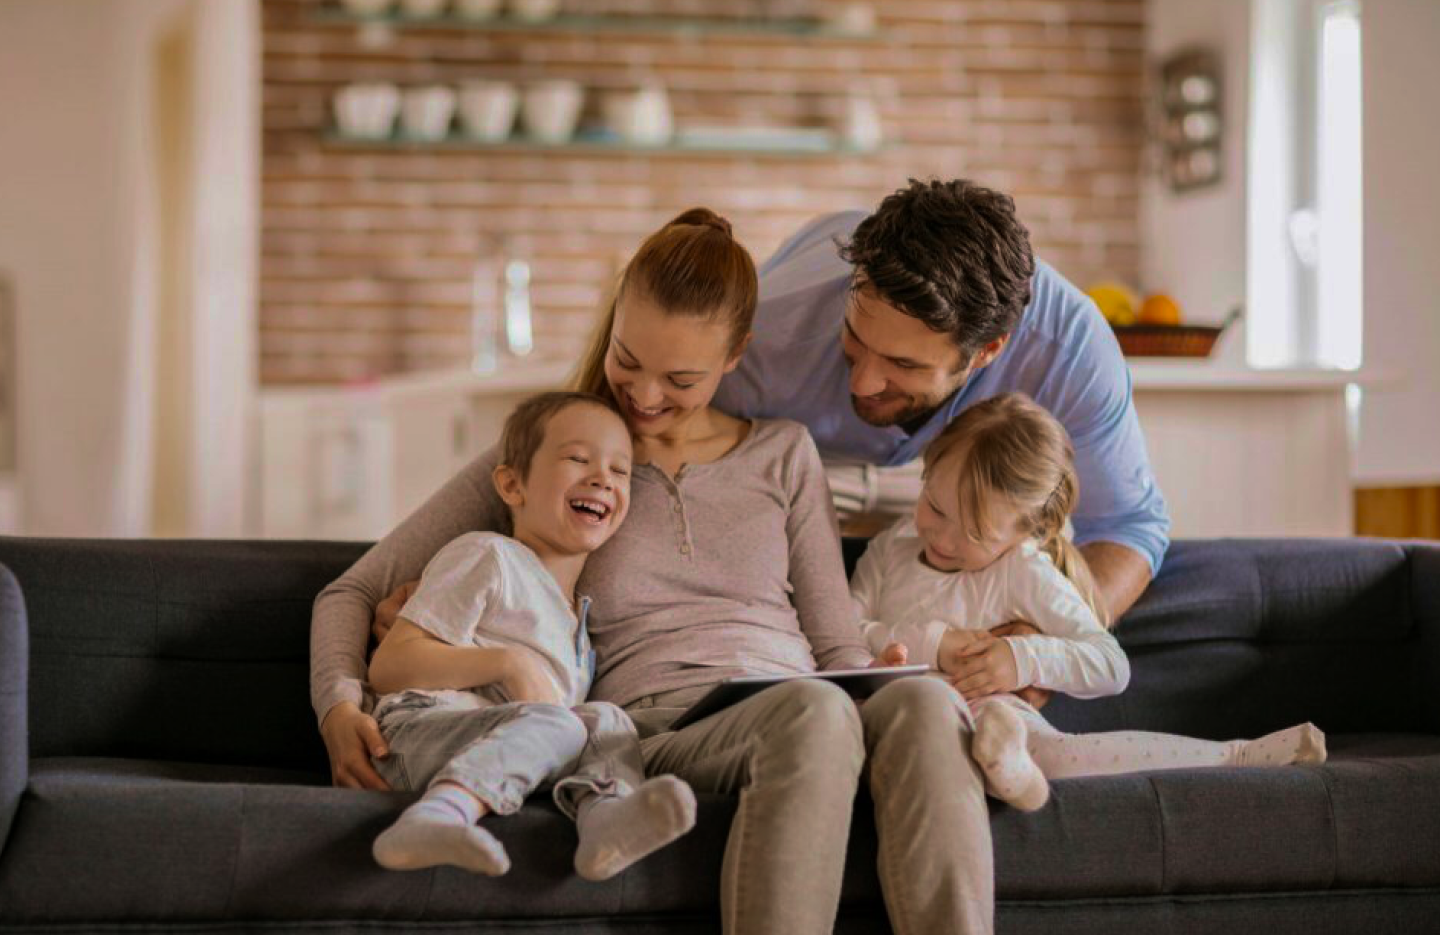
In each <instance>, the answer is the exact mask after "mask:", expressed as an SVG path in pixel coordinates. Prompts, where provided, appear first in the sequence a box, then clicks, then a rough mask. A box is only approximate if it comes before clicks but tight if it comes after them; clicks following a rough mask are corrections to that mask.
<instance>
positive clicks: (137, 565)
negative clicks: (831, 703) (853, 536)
mask: <svg viewBox="0 0 1440 935" xmlns="http://www.w3.org/2000/svg"><path fill="white" fill-rule="evenodd" d="M365 548H366V546H365V545H364V544H359V543H324V542H279V541H276V542H194V541H189V542H187V541H173V540H172V541H141V542H125V541H116V540H103V541H102V540H53V539H51V540H42V539H0V564H4V565H6V566H8V567H9V568H10V569H11V571H12V572H13V573H14V575H15V578H16V579H17V580H18V581H19V584H20V588H21V590H22V592H23V595H24V601H25V608H26V610H27V612H28V616H29V630H30V634H29V635H30V658H31V663H30V686H29V714H30V749H31V753H32V755H34V756H125V757H144V758H155V759H170V760H184V761H195V762H212V763H233V764H254V765H270V766H282V767H289V768H298V769H309V770H313V771H315V772H317V773H322V774H323V773H325V772H326V771H327V767H326V762H325V751H324V748H323V745H322V744H321V742H320V737H319V732H318V730H317V728H316V723H315V716H314V714H313V712H312V710H311V707H310V701H309V686H308V672H309V661H308V657H309V630H310V610H311V606H312V603H313V601H314V598H315V595H316V594H318V593H319V591H320V589H321V588H322V587H324V586H325V585H326V584H328V583H329V582H330V581H332V580H334V579H335V578H336V577H338V576H339V575H340V573H341V572H343V571H344V570H345V569H346V568H347V567H349V566H350V565H351V564H352V563H353V562H354V561H355V560H356V559H357V558H359V557H360V555H361V554H362V553H363V552H364V550H365ZM861 548H863V543H860V542H856V541H848V542H847V543H846V552H847V559H848V560H849V561H850V562H851V563H852V567H853V561H854V559H855V558H856V557H857V556H858V554H859V550H860V549H861ZM1117 632H1118V634H1119V637H1120V641H1121V643H1122V644H1123V645H1124V646H1125V647H1126V649H1127V651H1128V652H1129V653H1130V656H1131V661H1132V669H1133V676H1132V682H1131V687H1130V689H1129V690H1128V691H1126V692H1125V693H1124V694H1123V695H1121V696H1119V697H1117V698H1110V699H1100V700H1096V701H1074V700H1072V699H1068V698H1061V697H1057V698H1056V699H1055V700H1054V701H1052V702H1051V704H1050V705H1049V707H1047V709H1046V715H1047V716H1048V717H1050V718H1051V720H1052V721H1053V722H1054V723H1055V724H1056V725H1057V726H1059V727H1061V728H1062V729H1067V730H1076V729H1084V730H1111V729H1120V728H1135V729H1147V730H1167V731H1179V732H1184V733H1190V734H1195V735H1198V736H1210V737H1222V736H1247V735H1254V734H1259V733H1262V732H1264V731H1267V730H1271V729H1274V728H1276V727H1279V726H1282V725H1284V724H1287V723H1293V722H1295V721H1300V720H1313V721H1315V722H1317V723H1319V724H1320V726H1321V727H1323V728H1325V729H1326V730H1330V731H1337V732H1338V731H1351V730H1428V731H1431V732H1436V733H1440V708H1437V704H1436V700H1435V699H1436V697H1437V696H1440V687H1437V686H1440V546H1433V545H1431V546H1422V545H1413V544H1401V543H1393V542H1380V541H1363V540H1335V541H1325V540H1290V541H1241V540H1235V541H1231V540H1221V541H1197V542H1177V543H1175V544H1174V545H1173V546H1172V547H1171V550H1170V553H1169V555H1168V556H1167V558H1166V561H1165V565H1164V568H1163V569H1162V571H1161V573H1160V575H1159V577H1158V578H1157V579H1156V580H1155V582H1154V583H1153V584H1152V585H1151V587H1150V590H1149V591H1148V592H1147V593H1146V595H1145V596H1144V598H1142V599H1141V601H1140V603H1139V604H1137V605H1136V607H1135V608H1134V609H1133V610H1132V611H1131V612H1130V613H1129V614H1128V615H1126V617H1125V618H1124V619H1123V620H1122V621H1121V622H1120V624H1119V629H1118V631H1117Z"/></svg>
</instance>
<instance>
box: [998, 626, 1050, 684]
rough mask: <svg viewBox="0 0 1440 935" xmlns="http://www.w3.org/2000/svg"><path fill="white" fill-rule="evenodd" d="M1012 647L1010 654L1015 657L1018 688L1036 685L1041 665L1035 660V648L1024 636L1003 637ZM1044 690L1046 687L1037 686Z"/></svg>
mask: <svg viewBox="0 0 1440 935" xmlns="http://www.w3.org/2000/svg"><path fill="white" fill-rule="evenodd" d="M1000 638H1001V639H1002V640H1004V641H1005V642H1006V643H1007V644H1009V646H1010V654H1011V655H1012V656H1014V657H1015V681H1016V688H1017V689H1020V688H1029V687H1030V686H1032V685H1035V679H1036V678H1037V677H1038V675H1039V672H1040V665H1039V663H1038V662H1037V661H1036V659H1035V647H1034V644H1033V643H1031V642H1030V641H1029V640H1027V639H1026V638H1025V637H1023V636H1002V637H1000ZM1036 687H1037V688H1043V687H1044V686H1036Z"/></svg>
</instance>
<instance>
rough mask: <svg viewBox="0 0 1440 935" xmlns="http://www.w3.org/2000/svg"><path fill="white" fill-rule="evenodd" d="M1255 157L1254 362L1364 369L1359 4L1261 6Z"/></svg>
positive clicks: (1276, 1)
mask: <svg viewBox="0 0 1440 935" xmlns="http://www.w3.org/2000/svg"><path fill="white" fill-rule="evenodd" d="M1253 9H1254V19H1253V21H1252V35H1253V40H1254V42H1253V48H1254V56H1253V70H1252V80H1251V110H1250V128H1249V138H1250V148H1249V154H1248V163H1249V165H1248V204H1249V232H1248V233H1249V237H1248V242H1249V246H1248V261H1249V274H1248V278H1249V282H1248V285H1247V290H1246V291H1247V305H1248V307H1249V310H1250V311H1249V327H1248V328H1247V334H1248V344H1247V348H1246V353H1247V357H1248V359H1249V362H1250V363H1251V364H1252V365H1253V366H1257V367H1277V366H1322V367H1341V368H1348V369H1354V368H1357V367H1359V366H1360V362H1361V352H1362V347H1361V324H1362V321H1363V309H1362V289H1361V270H1362V261H1363V245H1362V216H1361V192H1362V173H1361V147H1362V138H1361V96H1360V6H1359V3H1358V2H1357V0H1257V2H1256V4H1255V6H1254V8H1253Z"/></svg>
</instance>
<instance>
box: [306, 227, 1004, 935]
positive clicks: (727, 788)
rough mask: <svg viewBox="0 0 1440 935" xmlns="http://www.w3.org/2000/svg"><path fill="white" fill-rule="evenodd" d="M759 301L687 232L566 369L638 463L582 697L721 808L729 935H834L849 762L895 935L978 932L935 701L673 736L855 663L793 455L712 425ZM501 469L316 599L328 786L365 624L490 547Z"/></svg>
mask: <svg viewBox="0 0 1440 935" xmlns="http://www.w3.org/2000/svg"><path fill="white" fill-rule="evenodd" d="M757 292H758V282H757V276H756V271H755V266H754V263H753V261H752V260H751V258H750V255H749V253H748V252H747V251H746V250H745V248H744V247H742V246H741V245H740V244H739V243H738V242H737V241H736V240H735V238H734V237H733V236H732V234H731V231H730V225H729V224H728V223H727V222H726V221H725V220H724V219H723V218H720V217H719V216H717V215H716V214H714V213H713V212H711V211H707V210H705V209H703V208H702V209H694V210H691V211H687V212H685V213H684V214H682V215H681V216H680V217H678V218H676V219H675V220H674V221H672V222H671V223H669V224H667V225H666V226H665V227H663V228H662V229H661V230H659V231H657V232H656V233H654V234H652V235H651V236H650V237H648V238H646V240H645V242H644V243H643V244H641V245H640V248H639V250H638V251H636V253H635V256H634V257H633V258H632V259H631V260H630V262H629V263H627V264H626V266H625V270H624V272H623V274H622V276H621V278H620V282H619V286H618V288H617V291H616V295H615V298H614V300H613V302H612V303H611V307H610V308H609V309H608V311H607V313H606V316H605V320H604V323H603V325H602V327H601V328H600V329H599V330H598V331H597V332H596V335H595V340H594V342H593V344H592V347H591V349H590V353H589V354H588V355H587V357H586V358H585V361H586V364H585V367H584V368H583V373H582V375H581V378H580V380H579V381H578V385H577V386H576V387H575V389H578V390H582V391H586V392H591V393H595V394H597V395H600V396H602V397H604V398H606V399H608V400H612V401H613V402H614V403H615V404H616V407H617V408H618V410H619V411H620V413H621V416H622V417H623V418H624V419H625V422H626V424H627V427H628V428H629V430H630V435H631V440H632V442H633V444H634V457H635V463H634V469H633V471H632V473H631V478H630V510H629V514H628V516H627V518H626V520H625V523H624V525H623V526H621V527H620V529H619V530H617V531H616V533H615V535H614V536H613V537H612V538H611V539H610V540H609V541H608V542H606V543H605V544H604V545H603V546H601V547H600V548H599V549H597V550H596V551H595V552H594V554H592V555H591V556H590V558H589V559H588V560H587V561H586V563H585V570H584V573H583V574H582V576H581V578H580V581H579V582H578V589H579V590H580V591H581V592H583V593H586V594H588V595H590V597H591V598H592V601H593V603H592V606H591V612H590V618H589V630H590V636H591V641H592V644H593V645H594V648H595V651H596V655H597V663H598V668H597V672H596V677H595V681H594V684H593V687H592V690H591V696H590V697H591V700H592V701H608V702H611V703H612V704H616V705H619V706H621V707H623V708H624V709H625V711H626V713H627V714H629V715H630V717H631V718H632V719H633V721H634V722H635V724H636V726H637V727H638V728H639V731H640V736H641V738H642V739H641V753H642V755H643V758H644V763H643V766H644V770H645V772H646V774H648V775H651V776H655V775H661V774H672V775H674V776H676V777H678V778H679V780H681V781H683V782H686V783H688V784H689V785H690V786H691V787H692V788H693V789H694V790H695V791H696V792H698V793H707V792H708V793H721V794H727V795H737V794H738V804H737V808H736V813H735V817H734V820H733V822H732V824H731V831H730V837H729V841H728V844H727V846H726V853H725V860H724V865H723V870H722V877H721V881H720V900H719V902H720V906H721V915H722V918H723V922H724V927H725V931H726V932H741V933H745V935H766V933H774V935H812V933H813V935H822V933H829V932H831V931H833V929H834V926H835V920H836V914H837V910H838V906H839V898H840V889H841V882H842V877H843V873H844V869H845V848H846V844H847V841H848V839H849V831H850V817H851V814H852V811H853V809H854V800H855V793H856V789H857V787H858V784H859V782H860V780H861V775H862V768H863V766H864V764H865V761H866V758H867V755H868V756H869V758H870V760H871V762H872V764H873V765H872V768H871V769H870V770H869V771H868V775H869V782H870V789H871V793H872V798H873V800H874V803H875V821H876V826H877V830H878V833H879V836H880V841H881V844H882V846H881V849H880V866H879V870H880V878H881V883H882V885H883V887H884V891H885V899H886V904H887V906H888V907H889V909H890V915H891V921H892V926H893V928H894V930H895V931H896V932H897V933H898V935H920V933H926V932H941V931H944V932H956V933H986V932H989V931H991V920H992V905H993V902H992V900H993V885H994V874H993V871H992V863H991V848H990V838H989V830H990V828H989V816H988V813H987V810H986V807H985V800H984V790H983V783H982V781H981V778H980V775H979V771H978V769H976V767H975V765H974V764H973V763H972V762H971V761H970V759H969V758H968V756H967V755H966V753H965V751H964V749H963V748H962V747H961V745H959V744H956V743H955V742H954V738H955V737H956V736H957V734H959V733H960V732H961V731H962V730H964V724H963V722H962V717H961V712H960V709H959V706H958V705H956V704H955V696H954V693H953V692H952V691H951V689H950V688H949V686H947V685H945V684H943V683H941V682H939V681H938V680H934V679H901V680H899V681H896V682H894V683H892V684H891V685H888V686H886V688H885V689H884V690H882V691H880V692H878V693H877V694H875V695H874V696H872V697H871V698H870V699H869V700H868V701H867V702H866V703H865V706H864V709H863V710H862V711H857V710H856V707H855V704H854V702H852V701H851V700H850V698H849V696H847V695H846V694H845V692H844V691H843V690H842V689H840V688H838V687H836V686H834V685H831V684H828V683H824V682H820V681H816V680H813V679H798V680H792V681H789V682H786V683H784V684H781V685H777V686H774V687H772V688H770V689H768V690H766V691H764V692H761V693H760V694H757V695H755V696H753V697H751V698H749V699H747V700H746V701H744V702H742V703H739V704H736V705H734V706H732V707H730V708H727V709H725V710H724V711H721V712H718V713H716V714H714V715H711V716H710V717H707V718H704V719H702V720H700V721H697V722H696V723H693V724H689V725H686V726H685V727H683V728H682V729H680V730H671V729H670V723H671V722H672V721H674V720H675V718H676V717H678V716H679V715H680V713H681V712H682V711H683V710H684V709H685V708H686V707H688V706H689V705H690V704H691V703H692V702H694V701H695V700H696V699H698V698H699V697H700V696H701V695H703V694H705V693H706V692H707V691H708V690H709V688H710V687H711V686H712V685H714V684H715V683H717V682H719V681H722V680H724V679H726V678H729V677H731V676H739V675H747V674H766V675H774V674H787V673H805V672H811V671H814V670H815V669H817V668H818V669H829V668H853V667H856V666H863V665H866V664H868V663H870V662H871V660H872V653H871V652H870V651H869V649H867V647H866V645H865V640H864V639H863V637H862V636H861V634H860V631H859V629H858V627H857V626H856V621H855V618H854V615H853V612H852V609H851V604H850V600H849V593H848V589H847V587H846V581H845V569H844V564H843V562H842V560H841V555H840V542H839V537H838V534H837V529H836V523H835V515H834V509H833V507H832V505H831V501H830V494H829V489H828V487H827V485H826V483H825V474H824V470H823V468H822V466H821V464H820V457H819V454H818V452H817V451H816V450H815V445H814V443H813V442H812V441H811V440H810V436H809V434H808V433H807V432H806V431H805V428H804V427H803V426H801V425H799V424H798V423H795V422H788V421H783V420H772V419H753V420H750V419H737V418H733V417H731V416H729V415H726V414H725V413H723V412H720V411H719V410H717V409H715V408H713V407H712V406H711V400H712V399H713V398H714V396H715V391H716V389H717V387H718V386H719V384H720V380H721V377H722V376H723V375H724V374H726V373H729V372H732V371H734V370H735V368H736V367H737V366H738V365H739V362H740V357H741V355H742V354H743V353H744V350H745V346H746V344H747V343H748V342H749V340H750V333H751V324H752V322H753V319H754V315H755V309H756V304H757ZM497 460H498V456H497V455H495V454H494V453H493V452H491V453H489V454H487V455H483V456H482V457H481V458H479V459H478V460H477V461H476V462H475V463H474V464H472V465H470V466H469V467H467V468H465V469H464V470H463V471H462V472H461V474H460V475H459V476H457V477H456V478H455V479H454V480H453V481H451V482H450V483H449V484H448V485H447V486H446V487H445V488H443V489H442V490H441V491H440V492H439V493H437V494H436V495H435V496H434V497H432V498H431V500H430V501H429V502H428V503H426V504H425V505H424V506H422V507H421V508H420V510H419V511H418V512H416V513H415V514H414V515H413V516H411V517H410V518H409V519H407V520H405V522H404V523H403V524H401V526H400V527H399V528H398V529H396V530H395V531H393V532H392V533H390V534H389V535H388V536H386V537H385V538H384V539H383V540H381V541H380V542H379V543H378V544H377V545H376V546H375V547H374V549H372V550H371V551H370V552H369V553H367V554H366V555H365V556H364V557H363V558H361V559H360V561H359V562H358V563H357V564H356V565H355V566H354V567H353V568H352V569H350V571H348V572H347V573H346V574H345V575H344V576H343V577H342V578H341V579H340V580H338V581H336V582H335V583H334V584H332V585H331V586H330V587H329V588H327V589H326V590H325V591H324V592H323V593H322V594H321V595H320V597H319V599H318V600H317V601H316V605H315V615H314V622H313V634H312V647H313V652H312V663H311V682H312V688H313V694H314V698H315V708H316V713H317V714H318V715H319V717H320V719H321V732H322V734H323V735H324V737H325V743H326V747H327V748H328V750H329V752H330V758H331V763H332V764H333V768H334V769H335V772H336V774H337V776H339V777H342V781H343V780H344V779H349V780H350V781H351V782H357V781H358V782H371V781H375V782H378V777H375V778H374V780H372V779H371V776H373V772H374V771H373V769H371V768H370V766H369V764H368V762H366V757H365V753H366V746H367V745H368V746H371V747H372V748H374V747H377V746H378V747H380V748H381V749H383V741H382V739H381V738H379V736H378V735H377V734H376V733H375V730H374V720H373V718H371V717H370V715H369V714H367V713H366V711H365V709H364V708H363V707H362V706H361V702H362V701H363V700H364V695H363V692H362V682H363V680H364V678H365V675H366V670H365V644H366V637H367V634H368V632H369V630H370V625H371V616H372V613H374V612H375V610H376V606H377V604H378V603H380V602H381V600H382V599H386V598H387V595H389V596H391V597H392V598H393V596H394V592H395V591H396V589H397V588H401V587H402V586H403V584H404V583H405V582H406V581H408V580H410V579H412V578H414V577H416V576H417V575H418V574H419V572H420V570H421V568H423V567H424V565H425V563H426V562H427V561H428V560H429V558H430V557H431V556H432V555H434V554H435V552H436V551H437V550H438V549H440V548H441V547H442V546H443V545H444V544H445V543H446V542H447V541H449V540H450V539H453V538H455V537H456V536H458V535H460V534H461V533H464V532H467V531H471V530H476V529H483V530H501V529H503V524H504V523H505V505H504V503H503V502H502V501H501V500H500V498H499V497H498V495H497V494H496V492H495V490H494V487H493V485H492V484H491V483H490V482H489V478H490V474H491V472H492V470H493V468H494V466H495V463H496V461H497ZM387 603H389V604H390V609H391V610H392V612H393V606H394V601H393V600H389V601H387ZM383 623H384V621H383V620H380V619H378V618H377V626H378V625H381V624H383ZM917 802H923V803H927V804H926V807H925V808H916V807H915V803H917Z"/></svg>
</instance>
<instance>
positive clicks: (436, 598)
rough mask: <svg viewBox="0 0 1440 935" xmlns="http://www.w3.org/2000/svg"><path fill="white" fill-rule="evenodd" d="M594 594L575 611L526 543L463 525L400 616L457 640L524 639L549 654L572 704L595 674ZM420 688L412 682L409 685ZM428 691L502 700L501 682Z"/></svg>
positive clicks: (459, 700)
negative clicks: (588, 625) (588, 627)
mask: <svg viewBox="0 0 1440 935" xmlns="http://www.w3.org/2000/svg"><path fill="white" fill-rule="evenodd" d="M588 607H589V602H588V601H587V600H585V599H581V601H580V613H579V615H577V614H576V613H575V611H574V610H572V609H571V607H570V602H569V601H567V600H566V599H565V595H563V594H562V593H561V592H560V586H559V585H558V584H556V583H555V578H554V576H553V575H551V574H550V571H549V569H547V568H546V567H545V566H544V565H543V564H541V562H540V558H539V556H537V555H536V554H535V553H534V552H532V551H531V550H530V549H529V547H527V546H525V545H524V544H522V543H520V542H518V541H517V540H515V539H511V538H510V537H508V536H502V535H499V534H497V533H493V532H472V533H466V534H465V535H463V536H460V537H459V538H457V539H453V540H451V541H450V542H449V543H448V544H447V545H446V546H445V547H444V548H442V549H441V550H440V551H439V552H438V553H436V555H435V557H434V558H432V559H431V560H430V564H428V565H426V566H425V573H424V574H423V575H422V576H421V578H420V585H419V587H418V588H416V589H415V593H414V594H413V595H411V597H410V600H408V601H406V602H405V606H404V607H403V608H402V609H401V611H400V616H401V617H403V618H405V619H406V620H409V621H410V622H411V623H413V624H415V625H416V626H418V627H420V628H421V629H422V630H424V631H426V632H427V633H429V634H431V635H432V636H435V637H437V638H439V639H441V640H444V641H445V642H446V643H449V644H450V645H452V646H480V647H504V646H521V647H524V648H525V649H528V650H530V651H531V652H533V653H535V654H536V655H538V656H539V657H540V658H542V659H543V660H545V662H547V663H548V664H549V665H548V666H547V668H548V670H549V673H550V676H551V679H552V680H553V681H554V683H555V686H556V687H557V688H558V689H559V690H560V693H561V696H562V697H563V698H564V701H563V703H564V704H565V705H567V706H571V707H573V706H574V705H577V704H580V703H581V702H583V701H584V700H585V696H586V695H587V694H588V693H589V691H590V682H591V679H592V678H593V677H594V671H595V667H594V663H593V656H592V654H591V652H590V637H589V635H588V634H587V633H586V632H585V619H584V618H585V615H586V611H587V610H588ZM411 691H415V689H411ZM424 694H427V695H431V696H434V697H436V698H438V699H440V701H441V702H442V703H443V704H445V705H447V706H454V707H474V708H486V707H490V706H491V705H496V704H503V703H505V702H506V701H508V700H509V699H507V698H505V697H504V693H503V692H501V691H500V689H499V687H498V686H494V685H488V686H481V687H479V688H477V689H475V690H474V691H454V690H449V689H444V690H437V691H431V690H426V691H425V692H424Z"/></svg>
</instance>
